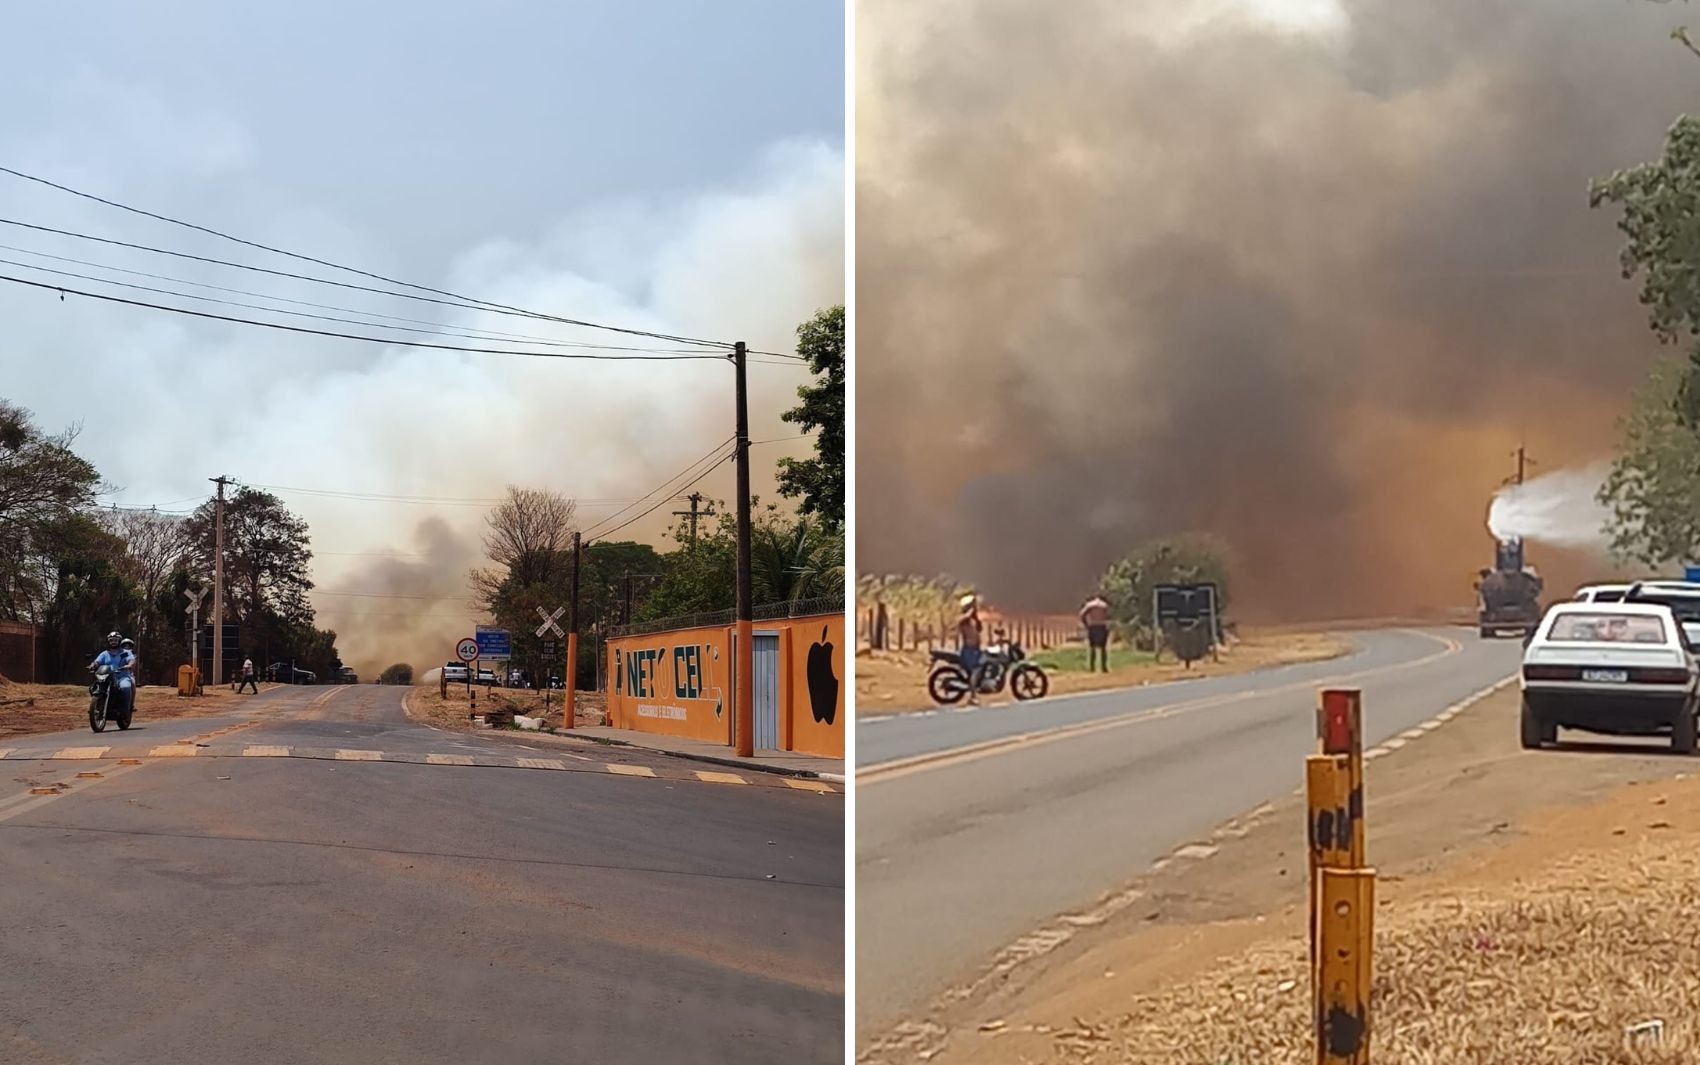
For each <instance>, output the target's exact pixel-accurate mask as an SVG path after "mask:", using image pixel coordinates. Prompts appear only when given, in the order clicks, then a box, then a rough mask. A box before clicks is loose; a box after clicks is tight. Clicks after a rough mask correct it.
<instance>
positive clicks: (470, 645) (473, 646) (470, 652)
mask: <svg viewBox="0 0 1700 1065" xmlns="http://www.w3.org/2000/svg"><path fill="white" fill-rule="evenodd" d="M455 657H456V658H458V659H460V660H461V661H462V662H470V661H472V660H473V659H474V658H477V657H478V641H477V640H474V639H473V638H472V637H470V636H468V637H467V638H466V639H464V640H462V641H460V642H459V643H457V644H455Z"/></svg>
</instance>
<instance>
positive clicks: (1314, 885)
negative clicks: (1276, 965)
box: [1305, 754, 1352, 1008]
mask: <svg viewBox="0 0 1700 1065" xmlns="http://www.w3.org/2000/svg"><path fill="white" fill-rule="evenodd" d="M1349 764H1350V763H1349V759H1347V757H1346V756H1345V755H1340V754H1313V755H1311V756H1310V757H1308V758H1306V759H1305V806H1306V827H1305V837H1306V843H1307V844H1308V848H1307V849H1308V851H1309V857H1310V862H1309V867H1310V868H1309V876H1308V877H1307V878H1306V881H1305V887H1306V889H1307V891H1308V894H1309V898H1308V902H1309V905H1310V922H1309V923H1308V924H1307V925H1306V926H1305V927H1306V928H1307V929H1308V930H1309V933H1310V974H1311V980H1310V985H1311V1005H1312V1007H1313V1008H1314V1007H1316V1005H1317V1003H1318V1002H1320V996H1321V993H1322V992H1321V981H1320V978H1319V977H1318V975H1317V934H1316V928H1317V925H1316V907H1317V899H1318V893H1319V892H1320V891H1321V890H1322V883H1321V877H1322V870H1323V869H1324V868H1332V869H1347V868H1351V843H1352V817H1351V804H1350V793H1351V775H1350V771H1349Z"/></svg>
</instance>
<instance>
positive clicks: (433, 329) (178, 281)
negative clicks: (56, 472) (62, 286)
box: [0, 244, 700, 354]
mask: <svg viewBox="0 0 1700 1065" xmlns="http://www.w3.org/2000/svg"><path fill="white" fill-rule="evenodd" d="M0 251H11V252H17V253H19V254H22V255H33V256H35V257H37V258H40V259H51V260H53V261H54V262H60V263H72V264H74V265H77V266H87V267H91V268H93V269H96V270H105V271H107V272H109V273H118V274H129V275H131V276H132V277H146V278H151V279H152V280H154V281H169V282H171V283H172V284H174V285H188V286H190V287H191V288H204V289H208V290H209V291H212V292H228V293H230V294H232V295H236V296H253V297H254V298H256V299H262V300H271V301H272V302H274V303H288V304H291V305H292V306H296V307H313V308H315V309H317V310H321V311H341V312H343V313H344V314H358V315H362V316H363V317H365V318H380V319H383V320H384V321H389V322H405V323H407V324H409V325H415V326H423V327H425V328H421V329H405V328H404V327H403V326H384V325H382V324H381V323H378V322H367V321H351V320H349V319H346V318H324V317H323V316H321V315H312V314H307V315H302V316H301V317H304V318H321V319H322V320H324V321H330V322H347V323H348V324H350V325H369V326H373V327H376V328H386V329H402V330H403V331H404V332H413V333H438V334H439V335H442V336H458V337H467V338H469V339H472V340H525V341H530V342H532V343H536V344H543V345H546V346H549V347H561V348H585V349H588V350H595V351H649V352H662V353H673V354H700V351H699V350H698V349H694V348H657V347H653V346H652V347H635V346H632V345H628V344H593V343H591V342H590V341H584V340H555V339H551V338H549V337H545V336H538V335H537V334H535V333H508V332H504V331H502V330H499V329H480V328H478V327H477V326H462V327H457V326H454V325H452V324H451V323H448V322H432V321H426V320H423V319H419V318H404V317H402V316H400V315H395V314H381V313H379V312H378V311H367V310H362V309H360V308H358V307H342V306H339V305H337V304H334V303H315V302H313V301H312V300H297V299H291V298H289V297H288V296H274V295H272V294H271V293H269V292H254V291H253V290H251V289H245V288H231V287H229V286H228V285H213V284H208V283H206V282H204V281H191V280H189V279H188V278H185V277H172V276H171V275H169V274H156V273H153V272H151V271H148V270H132V269H129V268H128V267H123V266H113V265H111V264H110V263H100V262H92V261H90V260H88V259H77V258H73V257H71V256H69V255H54V254H52V253H50V252H45V251H36V250H35V249H34V248H19V247H16V246H14V245H11V244H0ZM0 263H7V264H9V265H11V266H21V267H23V268H24V269H26V270H38V271H41V272H43V273H49V274H60V275H62V276H65V277H78V278H82V279H83V280H85V281H94V282H97V283H99V284H102V285H118V286H121V287H123V288H135V289H141V290H142V291H144V292H158V293H161V294H163V295H168V296H179V297H182V298H183V299H192V300H193V299H198V300H208V302H212V303H223V304H225V305H227V306H231V307H247V308H249V309H251V310H256V311H270V312H272V313H274V314H292V313H296V312H292V311H286V310H283V309H281V308H278V307H266V306H258V305H255V304H252V303H239V302H235V301H229V300H213V299H209V297H206V296H196V295H194V294H193V293H189V292H177V291H174V290H172V289H162V288H150V287H149V286H147V285H132V284H127V283H125V282H123V281H114V280H112V279H111V278H107V277H94V276H91V275H89V274H79V273H77V272H75V271H72V270H55V269H53V268H52V267H48V266H37V265H35V264H34V263H20V262H13V261H12V260H10V259H0ZM461 329H464V330H465V331H464V332H461V331H459V330H461ZM445 330H447V332H445Z"/></svg>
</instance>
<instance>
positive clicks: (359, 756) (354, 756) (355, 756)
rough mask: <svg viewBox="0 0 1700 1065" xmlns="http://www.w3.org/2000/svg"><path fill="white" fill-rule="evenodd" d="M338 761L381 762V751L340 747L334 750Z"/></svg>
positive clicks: (382, 753) (382, 754) (382, 756)
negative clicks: (352, 749)
mask: <svg viewBox="0 0 1700 1065" xmlns="http://www.w3.org/2000/svg"><path fill="white" fill-rule="evenodd" d="M336 760H337V761H339V762H381V761H383V760H384V752H383V751H351V750H348V749H347V748H341V749H339V750H338V751H337V752H336Z"/></svg>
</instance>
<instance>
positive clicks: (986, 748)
mask: <svg viewBox="0 0 1700 1065" xmlns="http://www.w3.org/2000/svg"><path fill="white" fill-rule="evenodd" d="M1399 631H1401V632H1406V633H1408V634H1411V635H1415V636H1421V637H1422V638H1424V639H1427V640H1433V641H1435V642H1436V643H1439V644H1441V645H1442V646H1441V650H1439V651H1436V652H1435V653H1434V654H1431V655H1425V656H1424V657H1422V658H1416V659H1412V660H1411V661H1409V662H1400V663H1396V664H1394V665H1391V666H1377V667H1375V668H1373V669H1364V670H1357V671H1355V672H1351V673H1342V674H1338V675H1336V676H1332V677H1318V678H1315V679H1313V680H1305V681H1297V682H1294V683H1292V684H1285V685H1279V686H1277V687H1274V688H1265V689H1262V690H1257V691H1246V692H1230V693H1225V694H1223V695H1212V696H1204V697H1202V698H1199V699H1192V700H1188V701H1184V702H1179V703H1172V704H1170V705H1169V706H1159V707H1153V708H1151V709H1148V710H1134V711H1131V712H1129V713H1126V714H1118V715H1116V716H1114V717H1106V718H1098V719H1096V720H1093V721H1080V722H1076V723H1074V724H1070V725H1058V726H1055V727H1054V728H1049V729H1040V730H1038V731H1035V732H1023V733H1018V734H1016V735H1013V736H1001V737H999V738H997V739H993V740H986V741H983V742H981V743H974V744H969V745H967V746H965V747H956V748H952V749H950V750H946V751H934V752H930V753H927V754H921V755H915V756H914V757H911V758H901V759H897V760H894V761H890V762H882V763H879V764H876V765H871V766H868V767H866V768H862V769H858V770H856V783H857V785H858V786H863V787H865V786H867V785H869V784H880V783H884V782H886V781H889V780H896V779H898V778H900V777H905V776H909V775H911V774H913V773H922V772H926V771H927V770H931V769H942V768H944V767H946V766H951V765H958V764H961V763H965V762H972V761H978V760H979V759H981V758H989V757H992V756H993V755H998V754H1004V753H1007V752H1009V751H1011V750H1015V749H1018V748H1032V747H1035V746H1038V745H1040V744H1044V743H1053V742H1055V741H1057V740H1062V739H1069V738H1072V737H1076V736H1087V735H1091V734H1093V733H1097V732H1105V731H1108V730H1110V729H1115V728H1121V727H1123V726H1125V725H1136V724H1140V723H1141V722H1146V721H1160V720H1163V719H1165V718H1170V717H1175V716H1177V715H1179V714H1185V713H1191V712H1193V711H1197V710H1205V709H1213V708H1217V707H1222V706H1231V705H1233V704H1235V703H1243V702H1246V701H1248V700H1251V699H1262V698H1265V697H1268V696H1272V695H1285V694H1288V693H1290V692H1296V691H1307V690H1315V689H1317V688H1323V687H1328V686H1330V685H1337V684H1342V683H1344V682H1346V681H1350V680H1361V679H1363V678H1366V677H1373V676H1381V675H1384V674H1387V673H1397V672H1400V671H1402V670H1407V669H1415V668H1416V667H1418V666H1424V665H1427V664H1429V663H1430V662H1436V661H1439V660H1440V659H1442V658H1446V657H1448V656H1451V655H1455V654H1457V653H1458V652H1459V651H1461V650H1463V649H1464V645H1463V644H1462V643H1459V642H1458V641H1457V640H1454V639H1451V638H1450V637H1443V636H1435V635H1433V634H1432V633H1427V632H1422V631H1420V630H1416V629H1401V630H1399Z"/></svg>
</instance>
